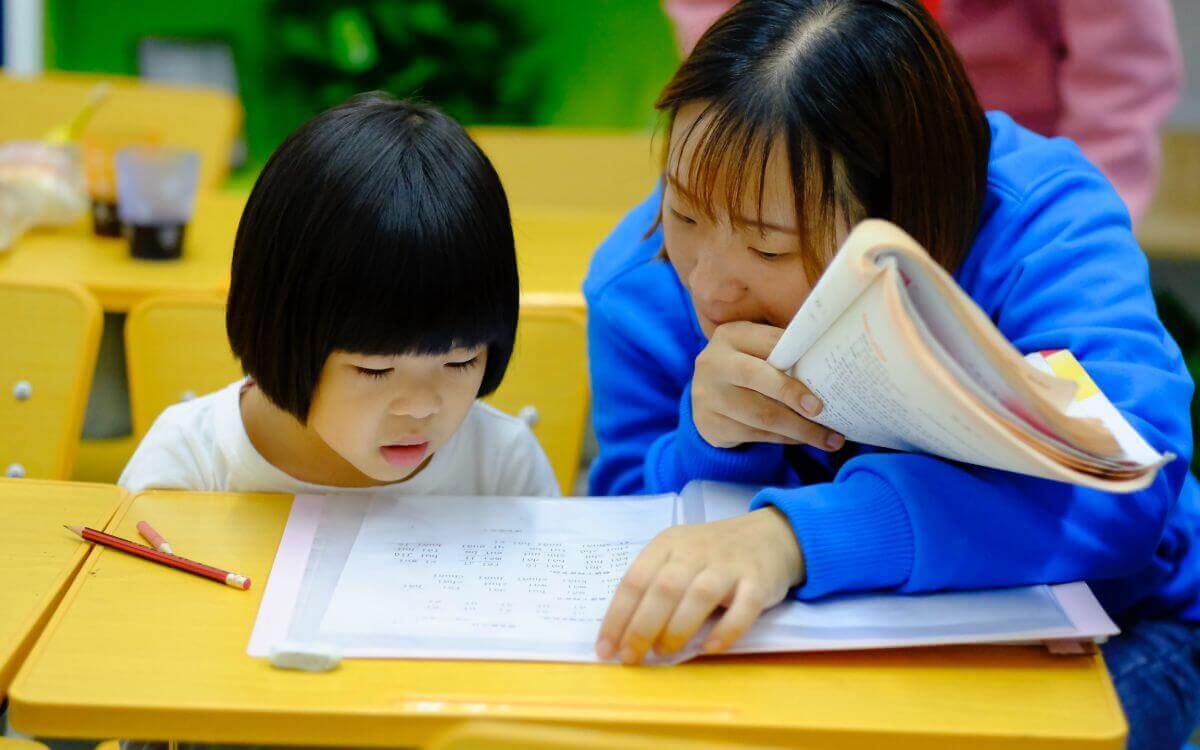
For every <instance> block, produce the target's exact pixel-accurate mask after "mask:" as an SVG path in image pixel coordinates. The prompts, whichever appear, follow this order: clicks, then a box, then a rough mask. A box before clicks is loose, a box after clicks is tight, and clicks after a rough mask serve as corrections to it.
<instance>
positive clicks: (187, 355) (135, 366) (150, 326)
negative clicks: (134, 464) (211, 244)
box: [125, 296, 242, 440]
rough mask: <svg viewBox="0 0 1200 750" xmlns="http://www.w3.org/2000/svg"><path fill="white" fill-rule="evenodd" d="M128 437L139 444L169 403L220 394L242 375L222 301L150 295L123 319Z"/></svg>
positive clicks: (203, 297) (206, 298)
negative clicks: (130, 420) (227, 332)
mask: <svg viewBox="0 0 1200 750" xmlns="http://www.w3.org/2000/svg"><path fill="white" fill-rule="evenodd" d="M125 368H126V372H127V373H128V376H129V407H130V410H131V412H132V416H133V434H134V436H135V437H136V438H137V439H138V440H141V439H142V437H143V436H144V435H145V434H146V432H147V431H148V430H149V429H150V425H152V424H154V420H155V419H156V418H157V417H158V415H159V414H161V413H162V411H163V409H166V408H167V407H168V406H171V405H172V404H177V403H179V402H181V401H187V400H189V399H192V398H195V397H196V396H202V395H204V394H206V393H212V392H213V391H217V390H220V389H221V388H224V387H225V386H227V385H229V384H230V383H232V382H233V381H235V380H237V379H238V378H239V377H241V375H242V368H241V365H240V364H238V361H237V359H235V358H234V356H233V352H232V351H231V350H230V348H229V339H228V338H227V337H226V335H225V300H224V299H222V298H219V297H212V296H196V297H191V296H178V297H175V296H172V297H165V296H164V297H151V298H150V299H148V300H146V301H144V302H142V303H140V304H138V305H137V306H135V307H134V308H133V309H132V310H130V311H129V316H128V317H127V318H126V319H125Z"/></svg>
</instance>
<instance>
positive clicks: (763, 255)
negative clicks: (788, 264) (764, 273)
mask: <svg viewBox="0 0 1200 750" xmlns="http://www.w3.org/2000/svg"><path fill="white" fill-rule="evenodd" d="M750 252H752V253H754V254H755V255H757V256H758V257H760V258H762V259H763V260H765V261H768V262H770V261H773V260H779V259H780V258H782V257H783V256H784V255H785V253H767V252H763V251H762V250H755V249H754V248H750Z"/></svg>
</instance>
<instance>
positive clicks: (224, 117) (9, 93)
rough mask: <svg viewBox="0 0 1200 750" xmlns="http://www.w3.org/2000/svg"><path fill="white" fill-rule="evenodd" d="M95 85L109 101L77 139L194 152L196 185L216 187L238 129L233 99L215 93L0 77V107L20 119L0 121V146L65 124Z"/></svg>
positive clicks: (130, 81)
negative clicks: (120, 140)
mask: <svg viewBox="0 0 1200 750" xmlns="http://www.w3.org/2000/svg"><path fill="white" fill-rule="evenodd" d="M101 81H107V82H108V83H109V84H110V85H111V86H112V92H111V95H110V97H109V99H108V101H106V102H105V103H104V105H103V106H102V107H100V109H99V110H98V111H97V112H96V115H95V116H94V117H93V118H92V120H91V121H90V122H89V123H88V125H87V126H86V127H85V128H84V131H83V135H84V137H87V136H88V135H96V136H109V137H113V136H123V137H130V138H134V139H137V140H141V139H148V140H150V141H152V142H155V143H159V144H162V145H164V146H181V147H185V148H193V149H196V150H197V151H199V152H200V186H201V187H202V188H216V187H220V186H221V185H222V184H223V183H224V182H225V178H226V177H227V176H228V175H229V158H230V153H231V151H232V149H233V145H234V142H235V140H236V138H237V134H238V129H239V128H240V127H241V124H242V107H241V104H240V103H239V102H238V100H237V97H235V96H233V95H232V94H230V93H228V92H224V91H220V90H218V89H211V88H200V87H194V88H193V87H184V86H164V85H162V84H155V83H145V82H142V81H139V80H138V79H136V78H130V77H127V76H113V75H96V74H81V73H47V74H45V75H42V76H39V77H37V78H16V77H12V76H7V75H0V102H4V106H5V109H6V111H8V112H12V113H18V112H19V113H20V116H19V117H18V116H10V117H0V141H5V140H10V139H17V138H21V139H24V138H41V137H42V136H43V135H45V134H46V133H47V132H48V131H49V130H50V129H52V128H54V127H57V126H59V125H62V124H64V123H65V122H67V121H68V120H70V119H71V117H72V116H73V115H74V114H75V112H76V111H77V110H78V109H79V107H81V106H82V105H83V103H84V102H86V101H87V99H88V95H89V93H90V92H91V90H92V88H93V87H94V86H95V85H96V84H97V83H99V82H101Z"/></svg>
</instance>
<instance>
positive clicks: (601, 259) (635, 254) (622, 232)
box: [583, 185, 662, 305]
mask: <svg viewBox="0 0 1200 750" xmlns="http://www.w3.org/2000/svg"><path fill="white" fill-rule="evenodd" d="M661 205H662V186H661V185H658V186H655V188H654V191H653V192H651V193H650V195H649V196H647V198H646V199H645V200H644V201H642V202H641V203H639V204H638V205H637V206H635V207H634V208H633V209H632V210H631V211H630V212H629V213H627V214H625V217H624V218H623V219H621V221H620V223H618V224H617V226H616V227H615V228H614V229H613V230H612V232H610V233H609V235H608V237H606V238H605V239H604V241H603V242H601V243H600V246H599V247H598V248H596V252H595V253H594V254H593V255H592V261H591V264H590V265H589V266H588V273H587V278H586V279H585V280H584V282H583V293H584V295H585V296H586V297H587V300H588V303H589V305H595V304H597V303H598V302H599V301H600V300H602V299H603V298H604V297H605V295H606V294H607V292H608V291H609V289H610V287H612V286H613V285H614V284H620V283H622V282H624V283H629V282H628V281H627V280H628V279H629V277H631V276H633V277H635V280H636V277H639V276H646V275H647V274H646V273H645V270H646V269H647V268H648V269H649V270H650V273H649V274H648V275H649V276H651V277H654V276H655V275H656V274H655V273H654V270H655V265H658V264H655V265H651V264H654V261H655V259H656V258H657V256H658V254H659V252H660V251H661V249H662V229H661V227H659V226H657V224H658V212H659V210H660V207H661ZM660 281H661V280H660Z"/></svg>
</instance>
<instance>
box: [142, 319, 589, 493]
mask: <svg viewBox="0 0 1200 750" xmlns="http://www.w3.org/2000/svg"><path fill="white" fill-rule="evenodd" d="M567 297H569V295H568V296H567ZM586 355H587V342H586V320H585V315H584V312H583V310H582V309H580V308H579V307H578V305H577V304H575V303H574V301H573V298H566V297H565V298H564V299H561V300H560V299H558V298H557V297H556V296H555V295H544V296H541V297H539V298H538V299H535V300H534V301H532V302H527V303H524V304H522V307H521V324H520V327H519V329H518V332H517V342H516V346H515V348H514V351H513V357H512V361H511V362H510V364H509V369H508V373H507V374H506V375H505V378H504V383H503V384H502V385H501V386H500V388H499V389H498V390H497V391H496V393H494V394H492V396H491V397H489V398H488V399H487V401H488V402H489V403H491V404H493V405H494V406H496V408H498V409H501V410H502V411H504V412H507V413H509V414H513V415H515V416H521V417H523V418H526V419H527V420H528V421H529V422H531V423H532V426H533V432H534V434H535V435H537V437H538V439H539V440H540V441H541V443H542V446H543V447H544V448H545V450H546V454H547V455H548V456H549V458H550V463H551V465H552V466H553V467H554V472H555V475H556V476H557V477H558V480H559V484H560V486H561V487H562V489H563V491H564V492H565V493H569V492H570V490H571V487H572V484H573V482H574V481H575V475H576V473H577V471H578V468H579V458H580V451H581V450H582V446H583V436H584V428H585V426H586V421H587V409H588V379H587V359H586ZM125 357H126V366H127V368H128V373H129V396H130V405H131V408H132V411H133V429H134V433H135V435H136V436H137V437H138V438H139V439H140V438H141V436H143V435H145V434H146V431H147V430H149V429H150V425H151V424H153V423H154V419H155V418H156V417H157V416H158V415H159V414H160V413H161V412H162V410H163V409H165V408H167V407H168V406H170V405H171V404H175V403H178V402H180V401H182V400H186V399H187V398H191V397H194V396H197V395H202V394H205V393H211V392H212V391H215V390H217V389H219V388H222V387H224V386H226V385H228V384H229V383H231V382H233V381H234V380H236V379H237V378H238V377H239V376H240V375H241V368H240V366H239V365H238V363H237V361H236V360H235V359H234V357H233V353H232V352H231V351H230V349H229V341H228V339H227V338H226V335H225V303H224V301H223V300H221V299H217V298H212V297H155V298H151V299H149V300H146V301H145V302H143V303H141V304H140V305H138V306H137V307H135V308H134V309H133V310H132V311H131V312H130V313H129V317H128V319H127V320H126V323H125Z"/></svg>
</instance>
